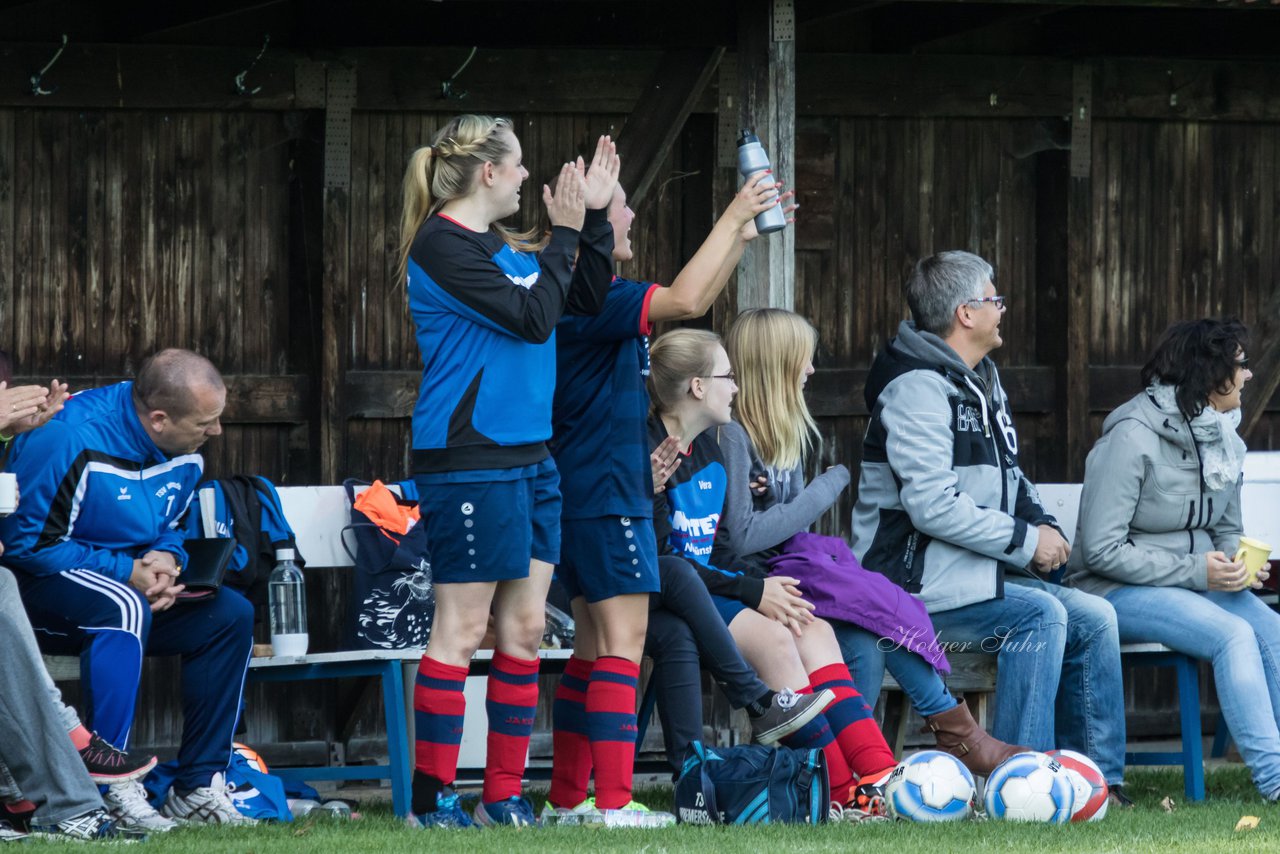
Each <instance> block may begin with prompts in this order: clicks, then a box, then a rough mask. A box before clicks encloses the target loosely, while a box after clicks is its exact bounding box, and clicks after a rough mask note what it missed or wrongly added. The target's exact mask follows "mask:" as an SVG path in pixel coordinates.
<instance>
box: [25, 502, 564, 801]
mask: <svg viewBox="0 0 1280 854" xmlns="http://www.w3.org/2000/svg"><path fill="white" fill-rule="evenodd" d="M279 492H280V502H281V505H282V506H283V508H284V513H285V517H286V518H287V519H288V520H289V525H290V527H292V528H293V531H294V534H295V535H296V537H297V540H298V551H299V552H300V553H301V554H302V555H303V557H305V558H306V560H307V567H308V569H313V568H316V569H318V568H341V567H350V566H352V561H351V556H350V555H349V554H348V553H347V551H346V549H344V548H343V546H342V531H343V529H344V528H345V527H346V526H347V525H349V524H350V521H351V508H350V505H349V504H348V502H347V497H346V491H345V490H344V489H343V488H342V487H341V486H294V487H280V489H279ZM569 655H570V651H569V650H558V649H549V650H541V651H540V652H539V654H538V657H539V659H541V661H542V672H543V673H557V672H563V671H564V665H565V662H566V661H567V660H568V658H569ZM421 658H422V650H421V649H402V650H401V649H397V650H353V651H346V652H317V653H310V654H308V655H305V656H298V657H291V656H270V657H255V658H252V659H250V661H249V672H248V677H247V678H248V681H249V682H297V681H303V680H314V679H342V678H349V677H373V678H376V679H377V680H378V681H379V687H380V693H381V696H382V706H383V716H384V719H385V724H386V731H387V758H388V761H387V764H386V765H352V766H346V765H337V766H334V765H330V766H309V767H295V768H285V767H279V766H273V767H272V769H271V771H272V773H273V774H275V775H276V776H278V777H281V778H283V779H286V780H300V781H314V780H389V781H390V783H391V801H392V806H393V808H394V809H395V812H396V814H397V815H400V816H404V815H407V814H408V812H409V803H410V781H411V778H412V773H413V761H412V749H411V747H412V744H413V715H412V714H411V713H410V712H411V711H412V710H413V685H414V675H415V673H416V670H417V666H418V661H419V660H420V659H421ZM492 658H493V650H480V651H478V652H477V653H476V654H475V656H474V657H473V658H472V668H471V676H470V677H468V679H467V688H466V692H467V694H468V702H467V712H466V726H465V733H464V735H463V743H462V745H461V746H460V749H459V756H458V764H459V767H460V768H462V769H472V768H483V767H484V759H485V732H486V731H487V729H488V725H487V721H486V720H484V718H485V704H484V696H485V686H484V682H485V679H486V678H487V676H488V667H489V662H490V661H491V660H492ZM44 659H45V665H46V667H47V668H48V669H49V673H50V675H51V676H53V678H54V679H55V680H57V681H70V680H75V679H79V678H80V659H78V658H76V657H73V656H45V657H44ZM535 774H536V771H535Z"/></svg>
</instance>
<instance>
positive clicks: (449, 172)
mask: <svg viewBox="0 0 1280 854" xmlns="http://www.w3.org/2000/svg"><path fill="white" fill-rule="evenodd" d="M514 136H515V131H514V130H513V129H512V124H511V120H510V119H501V118H493V117H492V116H476V115H466V116H457V117H456V118H454V119H453V120H451V121H450V122H449V123H448V124H447V125H445V126H444V127H443V128H441V129H440V131H439V132H438V133H436V135H435V137H434V138H433V139H432V140H431V145H429V146H423V147H422V148H419V149H417V150H415V151H414V152H413V154H411V155H410V156H409V166H408V168H406V169H405V173H404V208H403V211H402V213H401V215H400V257H399V264H398V265H397V267H396V278H397V280H398V281H399V282H400V283H402V284H403V283H404V282H405V281H406V279H407V277H408V273H409V251H410V249H412V248H413V240H414V238H415V237H417V235H418V229H420V228H422V224H423V223H425V222H426V221H427V218H428V217H429V216H431V215H432V214H433V213H436V212H437V211H439V210H440V208H442V207H444V205H445V203H446V202H450V201H452V200H454V199H460V198H463V197H465V196H468V195H470V194H471V193H472V192H474V191H475V176H476V171H477V170H478V169H479V168H480V167H481V166H482V165H483V164H485V163H497V162H498V161H499V160H501V159H502V158H503V157H506V156H507V155H508V154H510V153H511V145H510V143H509V141H508V140H509V139H514ZM489 227H490V229H492V230H493V232H494V233H496V234H497V235H498V236H500V237H501V238H502V239H503V240H504V241H506V243H507V245H508V246H510V247H511V248H512V249H514V250H515V251H517V252H528V251H534V250H536V249H538V248H539V246H538V245H537V240H538V238H539V237H540V236H541V235H540V233H539V231H538V230H537V229H534V230H531V231H527V232H517V231H515V230H513V229H510V228H507V227H505V226H503V225H500V224H498V223H496V222H495V223H491V224H490V226H489Z"/></svg>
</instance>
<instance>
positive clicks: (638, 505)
mask: <svg viewBox="0 0 1280 854" xmlns="http://www.w3.org/2000/svg"><path fill="white" fill-rule="evenodd" d="M659 287H660V286H659V285H654V284H650V283H647V282H634V281H631V280H630V279H614V280H613V286H612V287H611V288H609V293H608V296H606V297H605V301H604V309H603V310H601V312H600V313H599V314H598V315H595V316H594V317H584V316H583V315H579V314H566V315H565V316H564V317H563V318H561V320H560V323H559V325H558V326H557V327H556V392H555V400H554V403H553V405H552V407H551V427H552V439H551V453H552V454H553V455H554V456H555V458H556V467H557V468H558V469H560V493H561V495H563V496H564V510H563V511H562V513H561V518H564V519H591V518H595V517H598V516H634V517H637V518H648V517H649V515H650V514H651V513H652V512H653V501H652V497H653V479H652V477H651V475H650V472H649V436H648V429H647V427H646V425H645V420H646V419H647V418H648V416H649V393H648V391H646V390H645V385H644V384H645V378H646V377H648V376H649V333H650V332H651V331H652V328H651V326H650V324H649V302H650V300H652V299H653V293H654V291H656V290H657V289H658V288H659Z"/></svg>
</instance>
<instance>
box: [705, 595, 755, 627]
mask: <svg viewBox="0 0 1280 854" xmlns="http://www.w3.org/2000/svg"><path fill="white" fill-rule="evenodd" d="M711 604H713V605H715V606H716V611H718V612H719V613H720V619H722V620H724V624H725V625H726V626H727V625H729V624H730V623H732V622H733V618H734V617H736V616H738V615H739V614H741V613H742V612H743V611H745V610H747V606H746V605H743V604H742V603H741V602H739V601H738V600H737V599H730V598H728V597H727V596H717V595H715V594H714V593H713V594H711Z"/></svg>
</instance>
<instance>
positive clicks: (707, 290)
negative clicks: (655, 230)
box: [649, 172, 797, 322]
mask: <svg viewBox="0 0 1280 854" xmlns="http://www.w3.org/2000/svg"><path fill="white" fill-rule="evenodd" d="M768 174H769V173H767V172H759V173H757V174H755V175H752V176H751V178H749V179H748V180H747V182H746V183H745V184H743V185H742V189H741V190H739V191H738V195H736V196H734V198H733V201H732V202H730V203H729V207H728V208H726V209H725V212H724V213H723V214H721V216H720V219H718V220H716V224H715V226H713V227H712V229H711V233H710V234H709V235H707V239H706V240H704V241H703V242H702V245H701V246H700V247H698V251H697V252H695V253H694V254H693V257H692V258H690V259H689V263H687V264H685V265H684V268H683V269H682V270H681V271H680V272H679V273H678V274H677V275H676V278H675V280H674V281H673V282H672V283H671V286H670V287H667V288H663V289H661V290H659V291H658V292H657V293H655V294H654V295H653V303H652V304H651V305H650V307H649V319H650V320H651V321H654V322H657V321H661V320H683V319H687V318H693V317H701V316H702V315H704V314H706V313H707V310H708V309H709V308H711V305H712V303H714V302H715V301H716V297H718V296H720V292H721V291H722V290H724V286H725V283H726V282H728V281H729V277H730V276H731V275H732V274H733V271H734V270H735V269H736V268H737V266H738V261H739V259H741V258H742V252H743V250H744V249H746V246H747V244H748V243H749V242H751V241H752V240H754V239H755V238H756V229H755V224H754V223H753V222H752V220H754V219H755V216H756V214H758V213H761V212H763V211H766V210H768V209H769V208H771V207H773V206H774V205H786V204H787V201H788V200H789V199H790V198H792V197H793V196H794V195H795V194H794V193H790V192H788V193H785V194H783V195H780V196H776V197H775V196H774V195H773V193H774V190H775V188H776V187H780V186H781V182H779V183H778V184H777V185H774V186H769V187H761V186H760V182H761V179H762V178H765V177H767V176H768ZM796 207H797V206H796V205H788V206H787V208H786V210H787V212H788V213H790V212H792V211H794V210H795V209H796Z"/></svg>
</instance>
